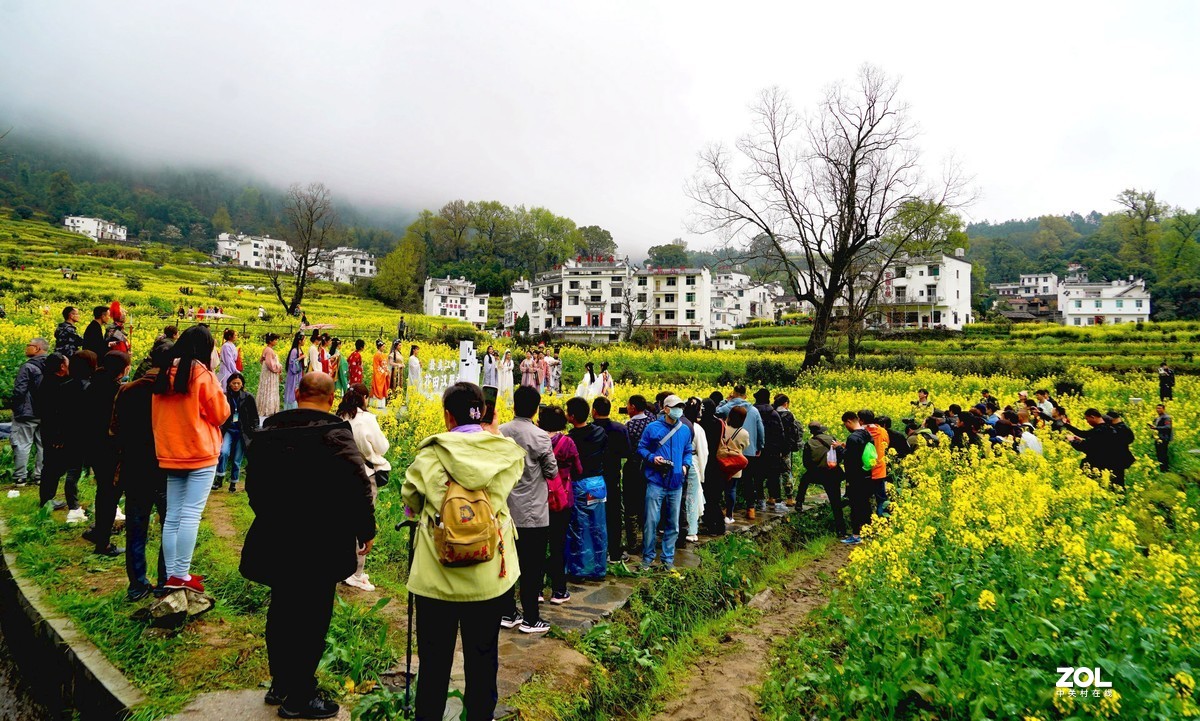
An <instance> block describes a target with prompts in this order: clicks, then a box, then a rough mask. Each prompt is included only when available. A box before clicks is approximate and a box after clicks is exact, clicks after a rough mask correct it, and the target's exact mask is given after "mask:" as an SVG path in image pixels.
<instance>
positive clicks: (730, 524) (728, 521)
mask: <svg viewBox="0 0 1200 721" xmlns="http://www.w3.org/2000/svg"><path fill="white" fill-rule="evenodd" d="M725 525H726V526H732V525H733V519H732V518H730V517H729V516H725Z"/></svg>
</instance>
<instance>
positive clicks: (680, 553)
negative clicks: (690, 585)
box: [172, 489, 825, 721]
mask: <svg viewBox="0 0 1200 721" xmlns="http://www.w3.org/2000/svg"><path fill="white" fill-rule="evenodd" d="M808 503H809V505H810V506H811V505H813V504H823V503H825V498H824V495H823V494H821V495H820V496H818V495H816V494H815V489H812V490H810V492H809V498H808ZM789 513H790V511H789ZM785 515H786V514H777V513H774V512H772V511H768V512H765V513H764V512H760V513H759V514H758V519H757V520H756V521H754V522H749V521H746V520H745V518H744V517H743V514H741V513H739V514H738V518H737V520H736V522H735V523H734V524H732V525H730V526H727V529H728V530H729V531H730V532H733V533H749V532H754V531H755V530H761V529H762V528H765V527H768V526H769V525H771V524H773V523H777V522H779V521H781V520H782V519H783V518H784V516H785ZM756 527H757V528H756ZM710 540H713V539H712V538H711V537H707V536H701V537H700V543H699V544H689V545H688V546H687V547H682V548H679V549H677V550H676V554H675V565H676V566H677V567H680V568H685V569H686V568H695V567H696V566H698V565H699V564H700V558H699V556H698V555H697V554H696V552H695V549H696V547H697V546H698V545H702V544H704V543H706V542H708V541H710ZM639 561H640V559H639V558H638V557H637V556H632V557H631V559H630V560H629V561H628V563H627V565H628V567H629V568H630V569H631V570H632V569H636V568H637V567H638V563H639ZM638 582H639V579H638V578H636V577H632V578H624V577H616V576H611V575H610V576H609V577H607V578H606V579H604V580H603V581H597V582H591V583H570V584H568V586H567V588H568V590H569V591H570V592H571V601H570V602H569V603H566V604H563V605H561V606H555V605H552V604H549V603H547V604H544V605H543V606H542V607H541V609H540V610H541V614H542V618H543V619H545V620H546V621H549V622H550V623H551V624H552V625H554V626H556V627H558V628H561V629H563V630H567V631H576V630H578V631H584V630H587V629H589V628H591V627H592V626H594V625H595V624H596V623H598V622H600V621H602V620H604V619H606V618H608V617H610V616H611V615H612V614H613V612H614V611H616V610H617V609H619V608H621V607H623V606H624V605H625V603H626V602H627V601H628V600H629V597H630V596H631V595H632V594H633V591H634V588H635V586H636V584H637V583H638ZM401 620H402V621H403V615H402V616H401ZM499 655H500V671H499V674H498V676H497V690H498V692H499V695H500V699H501V703H500V707H499V708H497V710H496V718H503V717H504V716H505V715H507V714H511V713H512V709H510V708H508V707H506V706H505V705H504V699H506V698H509V697H511V696H512V695H513V694H515V693H516V692H517V690H518V689H520V688H521V686H522V685H524V684H525V683H527V682H528V681H529V680H530V679H531V678H533V676H535V675H539V676H547V675H552V676H554V677H557V679H558V682H560V683H562V684H568V685H569V684H582V683H586V679H587V675H588V668H589V666H590V662H589V661H588V659H587V658H586V657H585V656H583V655H582V654H580V653H579V652H578V651H576V650H575V649H573V648H571V647H570V646H569V645H568V644H567V643H566V642H564V641H561V640H559V639H554V638H549V637H546V636H530V635H527V634H522V633H520V632H519V631H517V630H516V629H512V630H503V629H502V630H501V631H500V649H499ZM419 661H420V659H419V658H417V657H416V656H415V655H414V657H413V671H414V672H416V670H417V669H418V668H419ZM403 676H404V667H403V661H402V662H401V665H400V666H399V668H397V669H395V670H394V671H393V672H392V673H391V674H388V675H385V677H384V681H385V683H389V684H391V683H392V682H394V684H395V685H396V686H398V687H400V688H403ZM450 686H451V688H452V689H458V690H460V691H461V690H462V689H463V687H464V674H463V667H462V652H461V648H460V649H456V650H455V654H454V666H453V668H452V670H451V676H450ZM264 692H265V689H255V690H242V691H217V692H212V693H206V694H203V695H201V696H199V697H197V698H196V700H195V701H193V702H192V704H191V705H189V706H188V707H187V708H186V709H185V710H184V711H183V712H181V713H179V714H177V715H176V716H174V717H172V718H174V719H177V720H178V721H233V719H247V720H248V721H257V720H258V719H263V720H264V721H265V720H266V719H271V718H277V716H275V710H274V709H273V708H271V707H268V706H266V705H265V704H264V703H263V701H262V696H263V693H264ZM461 708H462V706H461V702H460V701H459V700H458V699H450V700H449V702H448V703H447V707H446V716H445V718H446V719H447V720H448V721H449V720H451V719H457V718H458V713H459V711H460V710H461ZM343 714H345V712H343ZM338 718H339V719H341V718H343V716H338ZM345 718H349V716H348V715H345Z"/></svg>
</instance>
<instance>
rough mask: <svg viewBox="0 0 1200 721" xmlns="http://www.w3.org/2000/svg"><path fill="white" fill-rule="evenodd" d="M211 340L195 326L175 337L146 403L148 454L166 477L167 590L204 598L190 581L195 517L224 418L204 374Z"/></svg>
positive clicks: (204, 498) (219, 397) (213, 382)
mask: <svg viewBox="0 0 1200 721" xmlns="http://www.w3.org/2000/svg"><path fill="white" fill-rule="evenodd" d="M212 351H213V338H212V333H210V332H209V330H208V327H207V326H203V325H197V326H193V327H191V328H188V329H187V330H185V331H184V332H183V333H181V334H180V335H179V340H178V341H176V342H175V345H174V347H173V348H172V349H171V353H169V354H167V355H166V356H165V357H164V358H163V364H162V365H161V366H159V369H158V377H156V378H155V380H154V390H153V394H154V397H153V400H152V403H151V411H152V419H153V423H154V448H155V452H156V453H157V455H158V465H159V467H160V468H162V469H163V470H164V471H165V472H166V474H167V517H166V520H165V521H164V522H163V539H162V546H163V555H164V556H165V560H166V565H167V583H166V588H167V589H180V588H190V589H192V590H193V591H197V592H200V593H203V592H204V584H203V577H202V576H197V575H191V573H190V571H191V565H192V553H193V552H194V551H195V550H196V534H197V532H198V531H199V528H200V514H201V513H203V512H204V506H205V504H206V503H207V502H208V493H209V491H210V490H211V489H212V483H213V478H215V477H216V470H217V459H218V458H219V457H220V455H221V426H222V425H223V424H224V423H225V420H226V419H227V418H228V417H229V402H228V401H227V400H226V399H225V389H224V388H222V387H221V385H220V384H219V383H218V382H217V377H216V376H215V375H214V374H213V372H212V371H211V370H209V367H208V363H209V359H210V358H211V357H212Z"/></svg>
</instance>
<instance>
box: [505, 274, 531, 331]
mask: <svg viewBox="0 0 1200 721" xmlns="http://www.w3.org/2000/svg"><path fill="white" fill-rule="evenodd" d="M523 315H528V316H529V327H530V328H533V283H530V282H529V281H528V280H526V279H524V278H522V279H520V280H518V281H517V282H515V283H513V287H512V290H510V291H509V292H508V294H507V295H505V296H504V329H505V330H513V328H515V327H516V325H517V321H518V320H520V319H521V316H523Z"/></svg>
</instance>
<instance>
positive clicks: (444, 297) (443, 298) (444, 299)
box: [442, 295, 446, 303]
mask: <svg viewBox="0 0 1200 721" xmlns="http://www.w3.org/2000/svg"><path fill="white" fill-rule="evenodd" d="M442 302H443V303H445V302H446V296H444V295H443V296H442Z"/></svg>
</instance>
